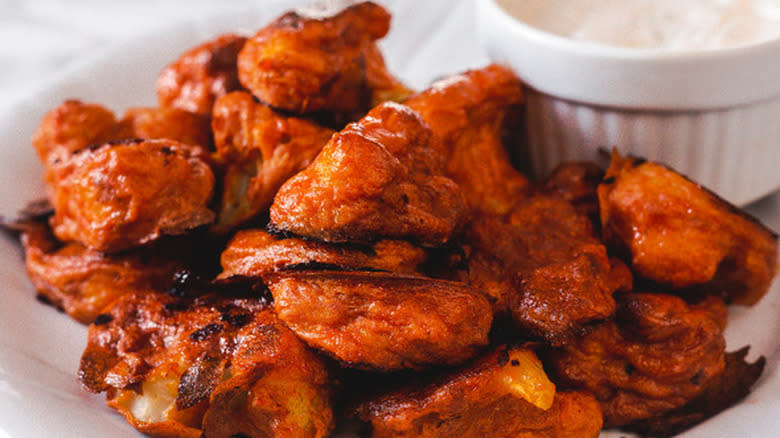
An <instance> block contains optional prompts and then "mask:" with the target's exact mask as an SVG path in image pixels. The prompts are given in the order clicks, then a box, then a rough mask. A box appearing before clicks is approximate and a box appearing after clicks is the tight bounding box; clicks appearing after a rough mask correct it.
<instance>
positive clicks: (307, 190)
mask: <svg viewBox="0 0 780 438" xmlns="http://www.w3.org/2000/svg"><path fill="white" fill-rule="evenodd" d="M433 142H434V139H433V138H432V136H431V130H430V129H429V128H428V126H427V125H426V124H425V122H424V121H422V119H420V117H419V116H418V115H417V114H416V113H415V112H414V111H412V110H410V109H409V108H408V107H405V106H403V105H399V104H395V103H384V104H382V105H380V106H378V107H376V108H374V109H373V110H371V112H369V113H368V115H366V116H365V117H364V118H363V119H361V120H360V121H359V122H357V123H352V124H350V125H348V126H347V127H346V128H345V129H344V130H343V131H341V132H339V133H337V134H335V135H334V136H333V137H332V138H331V139H330V141H329V142H328V144H327V145H325V147H324V148H323V149H322V152H321V153H320V154H319V155H318V156H317V158H316V159H315V160H314V161H313V162H312V164H311V165H310V166H309V167H307V168H306V169H304V170H303V171H302V172H300V173H299V174H297V175H295V176H294V177H293V178H291V179H289V180H288V181H287V182H286V183H285V184H284V185H283V186H282V188H281V189H279V192H278V193H277V194H276V198H274V203H273V204H272V206H271V226H272V227H273V228H275V229H278V230H284V231H289V232H292V233H294V234H297V235H301V236H306V237H311V238H315V239H320V240H324V241H328V242H371V241H375V240H378V239H381V238H390V239H405V238H409V239H414V240H416V241H418V242H420V243H421V244H424V245H431V246H435V245H440V244H442V243H444V242H446V241H448V240H449V238H450V237H451V236H452V234H453V233H454V232H455V231H456V230H457V229H458V228H459V227H460V225H461V224H462V222H463V221H464V218H465V213H466V205H465V201H464V198H463V195H462V194H461V192H460V190H459V188H458V186H457V184H455V183H454V182H453V181H452V180H451V179H449V178H447V177H445V176H443V175H442V162H441V157H440V156H439V155H438V154H437V152H436V150H435V148H434V147H433V146H432V143H433Z"/></svg>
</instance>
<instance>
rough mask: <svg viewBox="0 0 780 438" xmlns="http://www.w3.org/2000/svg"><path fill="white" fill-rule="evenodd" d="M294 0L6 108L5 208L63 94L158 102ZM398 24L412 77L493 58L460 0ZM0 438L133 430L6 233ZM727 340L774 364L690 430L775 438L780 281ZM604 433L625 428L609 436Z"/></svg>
mask: <svg viewBox="0 0 780 438" xmlns="http://www.w3.org/2000/svg"><path fill="white" fill-rule="evenodd" d="M289 3H290V2H281V3H280V2H276V3H274V4H273V5H271V6H269V5H268V3H263V7H262V9H261V8H259V7H258V8H255V9H252V10H248V11H246V12H245V13H241V14H234V15H231V16H226V17H217V18H211V19H209V20H208V21H203V22H197V23H191V24H188V25H183V26H178V27H175V28H171V29H167V30H165V31H163V32H159V33H156V34H153V35H149V36H146V37H144V38H141V39H138V40H134V41H130V42H127V43H125V44H122V45H120V46H117V47H114V48H112V49H111V50H108V51H106V52H104V53H100V54H97V55H94V56H92V57H91V58H89V59H87V60H85V61H84V62H82V63H81V64H80V65H78V66H77V67H74V68H73V69H71V71H69V72H66V73H65V74H63V75H62V76H61V77H60V79H59V80H57V81H56V82H55V83H51V84H46V86H45V87H44V86H42V89H41V91H40V92H39V93H38V94H36V95H35V96H32V97H31V98H30V99H27V100H26V101H23V102H22V103H20V104H18V105H16V106H15V107H13V108H11V109H10V110H9V111H7V112H6V113H3V114H0V139H2V140H0V215H2V216H13V215H14V214H15V213H16V211H18V209H19V208H21V207H23V206H24V205H25V203H26V202H27V201H28V200H31V199H36V198H39V197H41V196H42V195H43V187H42V184H41V183H40V175H41V168H40V165H39V164H38V162H37V159H36V156H35V154H34V152H33V150H32V147H31V146H30V142H29V138H30V136H31V134H32V133H33V131H34V130H35V128H36V127H37V125H38V123H39V121H40V119H41V117H42V116H43V114H45V113H46V112H47V111H48V110H49V109H51V108H53V107H54V106H56V105H58V104H59V103H61V102H62V101H63V100H65V99H67V98H79V99H82V100H85V101H93V102H100V103H102V104H104V105H106V106H108V107H110V108H112V109H114V110H115V111H118V112H121V111H123V110H124V109H125V108H127V107H129V106H141V105H154V103H155V97H154V80H155V78H156V76H157V72H158V71H159V70H160V69H161V68H162V67H163V66H164V65H166V64H167V63H168V62H170V61H171V60H173V59H175V58H176V57H177V56H178V55H179V54H180V53H181V52H182V51H184V50H185V49H186V48H188V47H191V46H193V45H195V44H197V43H199V42H200V41H203V40H204V39H207V38H209V37H211V36H213V35H216V34H218V33H220V32H225V31H236V30H240V31H245V32H247V33H251V31H252V30H254V29H257V28H258V27H260V26H262V25H263V24H264V23H266V22H267V21H268V20H270V19H272V18H273V17H275V16H276V15H278V13H279V12H280V11H282V10H283V9H284V8H286V7H288V6H289ZM386 3H388V4H389V7H390V9H391V10H392V11H393V14H394V27H393V30H392V31H391V33H390V35H389V36H388V37H387V38H386V40H385V41H384V42H383V46H384V49H385V53H386V56H387V59H388V63H389V65H390V67H391V69H392V70H393V71H395V72H397V73H399V75H400V76H401V77H402V78H403V79H405V80H406V81H407V82H408V83H409V84H411V85H413V86H416V87H423V86H425V85H426V84H427V83H429V82H430V81H431V80H433V79H435V78H437V77H440V76H442V75H444V74H447V73H453V72H457V71H461V70H464V69H466V68H470V67H477V66H481V65H484V64H485V63H486V57H485V55H484V53H483V52H482V50H481V49H480V48H479V45H478V43H477V41H476V37H475V33H474V28H473V24H472V22H471V19H472V16H473V5H472V3H471V1H469V0H458V1H448V2H444V1H437V2H432V1H425V2H424V1H419V0H397V1H388V2H386ZM753 211H754V212H756V213H758V214H759V216H760V217H761V218H763V219H764V220H765V221H767V223H768V224H769V225H770V226H771V227H772V228H773V229H775V230H776V229H778V228H780V199H778V197H777V196H775V197H774V198H770V199H768V200H766V201H764V202H763V203H761V205H758V206H754V207H753ZM0 285H2V289H0V438H26V437H37V436H57V437H62V438H100V437H105V436H112V437H116V438H123V437H136V438H137V437H138V436H139V434H138V433H137V432H135V431H134V429H132V428H131V427H130V426H129V425H127V424H126V423H125V421H124V419H122V418H121V417H120V416H119V415H117V414H116V413H114V412H113V411H112V410H110V409H108V408H107V407H105V405H104V403H103V397H102V396H95V395H91V394H89V393H87V392H85V391H83V390H82V389H81V388H80V385H79V383H78V381H77V379H76V370H77V368H78V362H79V357H80V355H81V351H82V349H83V347H84V343H85V338H86V328H85V327H84V326H81V325H79V324H77V323H75V322H72V321H71V320H70V319H69V318H68V317H67V316H65V315H63V314H60V313H58V312H56V311H55V310H53V309H52V308H51V307H48V306H43V305H41V304H40V303H38V302H37V301H36V300H35V299H34V298H33V297H34V290H33V288H32V286H31V284H30V283H29V281H28V280H27V277H26V274H25V270H24V265H23V263H22V254H21V251H20V250H19V249H18V247H17V245H16V244H15V243H14V242H13V241H12V240H11V239H10V238H8V237H6V236H1V237H0ZM733 310H734V311H733V313H732V319H731V320H730V327H729V329H728V330H727V340H728V344H729V348H730V349H732V350H733V349H736V348H738V347H740V346H742V345H744V344H746V343H750V344H752V345H753V346H754V347H753V350H752V352H751V353H752V354H751V357H755V356H757V354H759V353H760V354H764V355H766V356H767V357H768V359H769V363H768V366H767V370H766V371H765V374H764V376H763V377H762V379H761V380H760V381H759V383H758V385H757V388H756V390H755V391H754V392H753V393H752V394H751V395H750V396H749V397H748V399H747V400H745V401H744V402H743V403H742V404H740V405H739V406H737V407H735V408H733V409H730V410H729V411H727V412H724V413H722V414H721V415H719V416H718V417H716V418H714V419H712V420H710V421H708V422H706V423H705V424H703V425H702V426H700V427H698V428H696V429H694V430H692V431H690V432H688V433H687V434H685V435H684V436H685V437H687V438H693V437H726V436H735V437H736V436H745V435H750V436H773V435H775V433H776V432H777V431H778V430H780V415H778V413H780V370H779V369H778V363H777V362H778V361H777V358H778V356H780V336H778V334H780V283H778V282H777V281H776V282H775V284H774V286H773V289H772V291H771V292H770V294H769V295H768V296H767V297H766V298H764V300H763V301H762V302H761V304H760V306H758V307H755V308H752V309H733ZM604 436H615V437H617V436H625V434H621V433H605V434H604Z"/></svg>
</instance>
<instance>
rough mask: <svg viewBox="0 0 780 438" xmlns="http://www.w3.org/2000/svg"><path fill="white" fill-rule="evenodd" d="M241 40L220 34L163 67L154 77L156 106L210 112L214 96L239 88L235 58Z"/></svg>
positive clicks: (193, 111)
mask: <svg viewBox="0 0 780 438" xmlns="http://www.w3.org/2000/svg"><path fill="white" fill-rule="evenodd" d="M245 42H246V38H245V37H243V36H240V35H234V34H224V35H220V36H218V37H216V38H214V39H213V40H210V41H207V42H205V43H203V44H201V45H199V46H197V47H194V48H192V49H190V50H188V51H187V52H186V53H184V54H183V55H182V56H181V57H180V58H179V59H177V60H176V61H175V62H173V63H172V64H170V65H169V66H167V67H165V69H163V71H161V72H160V75H159V76H158V77H157V100H158V102H159V105H160V107H162V108H177V109H180V110H184V111H189V112H191V113H196V114H202V115H205V116H208V115H210V114H211V108H212V106H213V105H214V102H215V101H216V100H217V99H218V98H220V97H221V96H224V95H225V94H227V93H229V92H231V91H236V90H240V89H241V84H240V83H239V81H238V66H237V58H238V52H239V51H240V50H241V48H242V47H244V43H245Z"/></svg>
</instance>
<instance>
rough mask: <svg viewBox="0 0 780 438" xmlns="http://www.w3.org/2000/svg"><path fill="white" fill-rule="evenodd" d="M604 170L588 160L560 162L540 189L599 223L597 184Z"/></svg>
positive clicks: (602, 176)
mask: <svg viewBox="0 0 780 438" xmlns="http://www.w3.org/2000/svg"><path fill="white" fill-rule="evenodd" d="M603 178H604V170H602V169H601V168H600V167H599V166H598V165H597V164H596V163H592V162H590V161H572V162H567V163H561V164H560V165H559V166H558V167H556V168H555V169H553V170H552V172H550V174H549V175H547V178H546V179H545V180H544V183H543V185H542V191H543V192H544V193H547V194H549V195H551V196H557V197H559V198H561V199H564V200H566V201H568V202H570V203H571V204H572V205H574V207H575V208H576V209H577V211H579V212H580V213H582V214H584V215H585V216H587V217H589V218H590V219H591V220H593V222H594V224H597V225H600V223H599V199H598V193H597V190H598V186H599V183H601V180H602V179H603Z"/></svg>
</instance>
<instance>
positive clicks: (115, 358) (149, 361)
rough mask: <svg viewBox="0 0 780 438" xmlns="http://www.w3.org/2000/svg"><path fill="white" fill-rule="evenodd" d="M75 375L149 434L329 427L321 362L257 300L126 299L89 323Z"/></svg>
mask: <svg viewBox="0 0 780 438" xmlns="http://www.w3.org/2000/svg"><path fill="white" fill-rule="evenodd" d="M79 377H80V379H81V382H82V383H83V384H84V385H85V386H86V387H87V388H88V389H89V390H91V391H94V392H101V391H107V392H108V393H107V402H108V404H109V406H111V407H113V408H115V409H117V410H118V411H119V412H120V413H121V414H122V415H124V416H125V417H126V418H127V419H128V421H130V422H131V423H132V424H133V425H134V426H135V427H137V428H138V429H139V430H141V431H143V432H145V433H150V434H153V435H155V436H200V435H197V434H196V432H197V433H202V434H205V435H206V436H209V437H220V438H228V437H230V436H233V435H234V434H239V433H243V434H246V435H248V436H301V437H324V436H327V434H328V433H329V432H330V430H331V429H332V427H333V417H332V411H331V408H330V400H331V397H332V395H331V383H330V382H329V380H330V378H329V375H328V372H327V368H326V366H325V364H324V362H323V361H322V359H320V358H319V357H317V356H316V355H315V354H314V353H312V352H311V351H310V350H308V348H307V347H306V346H305V345H304V344H303V343H302V342H301V341H300V340H298V339H297V338H296V337H295V335H294V334H293V333H292V332H291V331H290V330H289V329H287V328H286V327H285V326H284V324H282V323H281V322H280V321H279V320H278V319H277V318H276V316H275V315H274V314H273V312H272V311H270V310H269V309H267V308H266V307H265V304H264V302H262V301H261V300H258V299H238V298H227V297H219V296H216V295H207V296H203V297H200V298H196V299H194V300H193V299H176V298H173V297H171V296H168V295H164V294H156V293H152V292H146V293H133V294H129V295H126V296H124V297H122V298H121V299H120V300H119V301H117V303H115V305H114V306H112V308H111V310H110V312H109V313H107V314H105V315H102V316H101V317H100V318H99V319H98V320H97V321H96V322H95V324H93V325H91V326H90V331H89V342H88V344H87V348H86V350H85V351H84V355H83V356H82V359H81V366H80V369H79ZM257 431H264V432H266V433H265V434H259V433H258V432H257Z"/></svg>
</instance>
